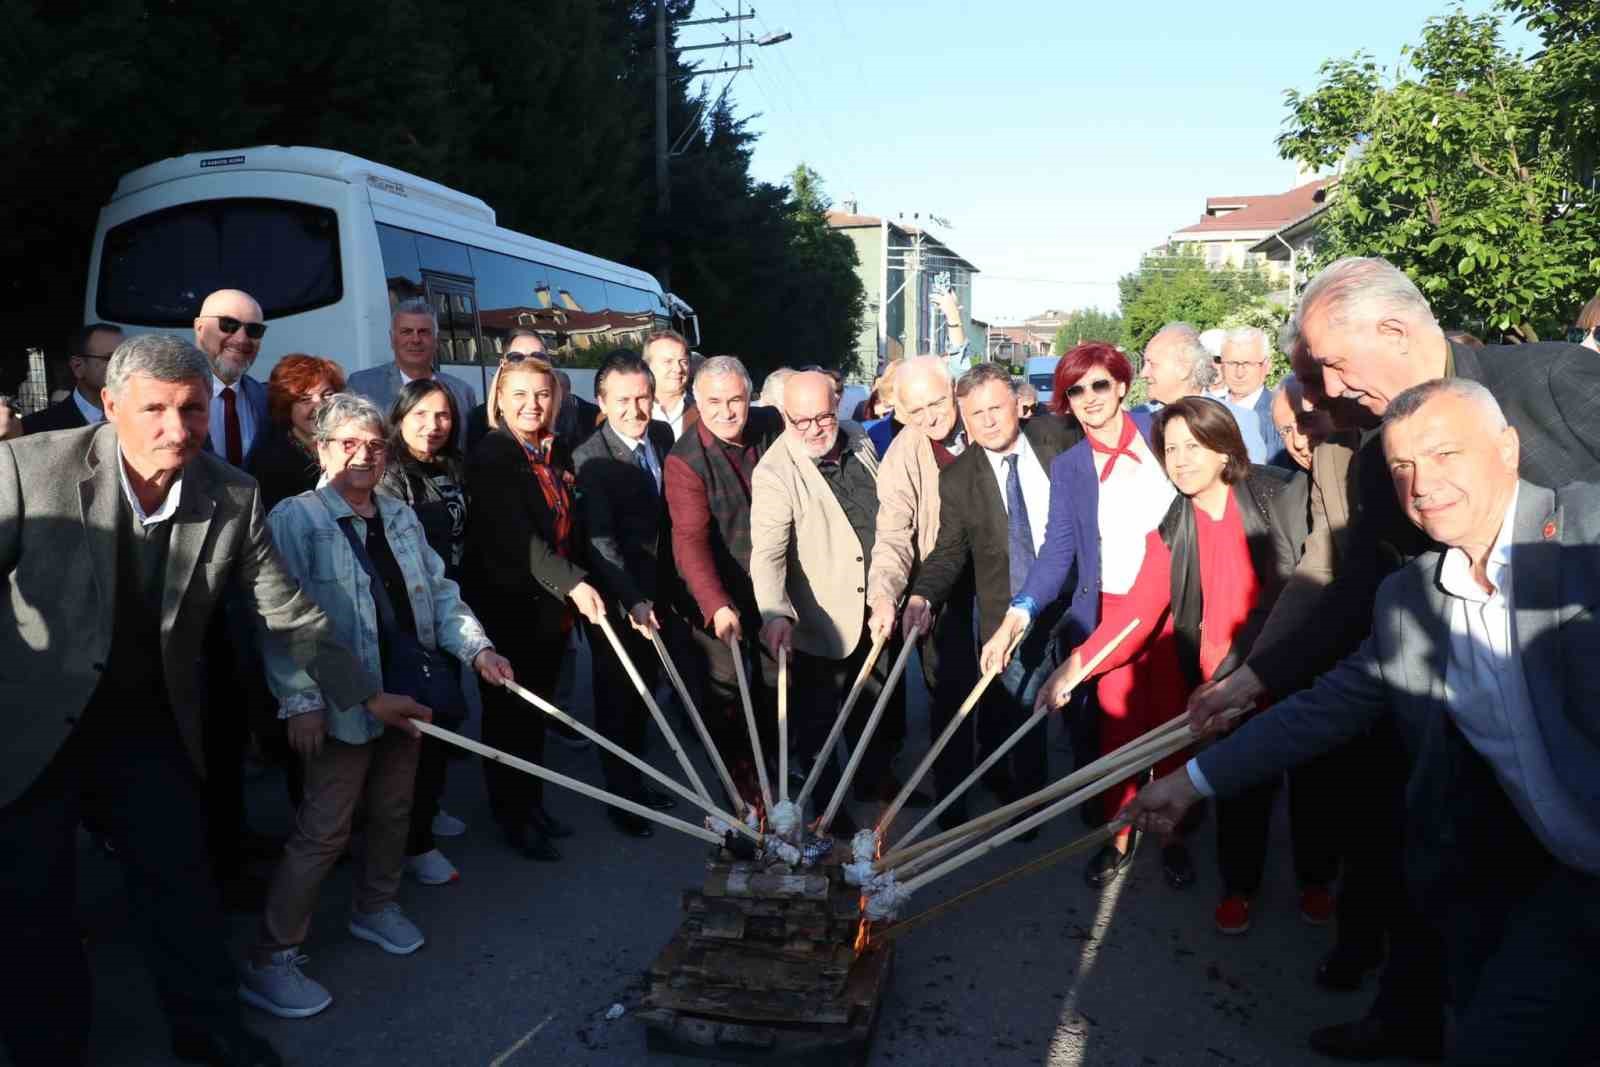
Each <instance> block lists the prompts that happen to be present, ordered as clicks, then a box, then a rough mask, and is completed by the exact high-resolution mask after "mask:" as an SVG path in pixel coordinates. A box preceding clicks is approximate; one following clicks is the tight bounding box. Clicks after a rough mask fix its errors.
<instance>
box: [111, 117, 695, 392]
mask: <svg viewBox="0 0 1600 1067" xmlns="http://www.w3.org/2000/svg"><path fill="white" fill-rule="evenodd" d="M222 288H235V289H243V290H245V291H246V292H248V293H250V294H251V295H252V296H254V297H255V298H256V299H257V300H259V301H260V302H261V307H262V311H263V312H264V313H265V315H266V320H267V322H268V324H269V325H268V330H267V335H266V338H265V340H264V341H263V342H262V349H261V355H260V356H259V357H258V358H257V360H256V363H255V366H253V367H252V368H251V374H252V375H253V376H255V377H257V378H260V379H262V380H265V379H266V377H267V375H268V374H269V373H270V372H271V370H272V366H273V364H274V363H276V362H277V360H278V358H279V357H281V356H284V355H287V354H289V353H291V352H305V353H310V354H313V355H320V356H327V357H329V358H330V359H333V360H335V361H337V362H338V363H340V364H341V365H343V366H344V367H345V368H346V370H347V371H356V370H360V369H362V368H364V367H371V366H376V365H380V364H384V363H387V362H389V361H390V360H391V359H393V354H392V353H391V351H390V347H389V317H390V309H391V308H392V307H393V306H394V304H395V303H396V302H398V301H400V300H405V299H409V298H413V297H424V298H426V299H427V300H428V301H429V303H431V304H432V305H433V307H434V308H435V309H437V311H438V315H439V354H438V366H439V369H440V370H441V371H443V372H444V373H447V374H450V375H453V376H455V377H458V378H460V379H461V380H463V381H466V382H470V383H471V384H472V385H473V387H474V388H475V389H476V390H477V392H478V395H479V396H483V395H484V391H485V387H486V385H487V382H488V378H489V377H490V376H491V375H492V374H493V373H494V367H495V365H496V364H497V363H498V361H499V358H500V353H501V351H502V350H503V349H504V347H505V340H506V337H507V335H508V334H509V333H510V331H511V330H512V329H514V328H516V327H518V326H527V327H531V328H533V329H535V330H537V331H539V333H540V334H541V335H543V337H544V338H545V341H546V344H547V345H548V346H549V348H550V350H551V353H552V355H553V356H554V358H555V361H556V362H557V363H559V364H565V365H579V366H581V365H588V366H590V367H592V366H593V365H594V364H595V362H596V361H597V360H596V357H598V356H600V355H603V354H604V353H606V352H608V351H610V350H611V349H613V348H618V347H631V348H638V347H639V345H640V343H641V341H642V339H643V337H644V335H645V334H646V333H648V332H649V331H650V330H653V329H656V328H658V327H665V326H672V327H674V328H676V329H678V330H679V331H680V332H682V333H684V334H685V335H686V336H687V337H688V338H689V341H690V343H691V344H697V343H698V341H699V323H698V321H697V320H696V318H695V315H694V311H693V309H692V308H690V307H689V306H688V305H687V304H685V303H684V302H683V301H681V300H679V299H677V298H676V297H674V296H672V295H671V294H670V293H665V292H663V291H662V289H661V286H660V285H659V284H658V283H657V282H656V280H655V278H653V277H651V276H650V275H649V274H647V273H645V272H644V271H641V270H636V269H634V268H632V267H626V266H623V265H622V264H620V263H613V262H611V261H609V260H605V259H601V258H599V257H598V256H591V255H588V254H586V253H583V252H579V251H575V250H574V249H571V248H564V247H562V246H561V245H557V244H552V243H550V242H548V241H541V240H539V239H538V238H536V237H529V236H527V235H526V234H521V233H516V232H514V231H512V230H507V229H502V228H501V227H499V226H497V225H496V224H495V213H494V209H493V208H491V207H490V206H489V205H488V204H486V203H484V202H483V201H482V200H480V199H478V198H477V197H473V196H468V195H466V194H464V193H460V192H457V191H455V190H454V189H449V188H446V187H445V186H443V185H439V184H437V183H436V182H431V181H428V180H427V179H426V178H419V177H417V176H415V175H413V174H407V173H406V172H404V171H400V170H395V169H394V168H392V167H386V166H383V165H382V164H378V163H373V162H370V161H368V160H365V159H360V158H358V157H356V156H352V155H349V154H348V153H344V152H335V151H330V150H328V149H323V148H301V147H283V146H261V147H255V148H239V149H230V150H226V151H217V152H201V153H194V154H191V155H186V156H178V157H176V158H173V159H165V160H162V161H161V162H159V163H152V164H150V165H149V166H146V167H140V168H139V169H138V170H135V171H131V172H129V173H128V174H126V175H124V176H123V178H122V180H121V181H119V182H118V183H117V187H116V191H115V192H114V193H113V194H112V197H111V201H110V203H108V204H106V206H105V207H104V208H103V209H101V212H100V222H99V226H98V227H97V228H96V231H95V239H94V248H93V250H92V252H91V254H90V261H89V279H88V293H87V297H86V303H85V308H84V318H85V321H86V322H109V323H114V324H116V325H118V326H121V327H122V328H123V329H125V330H127V331H129V332H131V333H139V332H153V331H162V332H170V333H175V334H181V335H185V336H188V335H189V332H190V329H191V327H192V324H193V320H194V316H195V313H196V312H197V311H198V310H199V306H200V302H201V301H202V300H204V299H205V297H206V294H207V293H210V292H211V291H213V290H216V289H222ZM572 377H573V382H574V387H575V390H576V391H577V392H579V393H581V394H585V395H592V383H593V377H594V376H593V372H592V370H591V371H589V372H587V373H584V372H580V371H574V372H573V375H572Z"/></svg>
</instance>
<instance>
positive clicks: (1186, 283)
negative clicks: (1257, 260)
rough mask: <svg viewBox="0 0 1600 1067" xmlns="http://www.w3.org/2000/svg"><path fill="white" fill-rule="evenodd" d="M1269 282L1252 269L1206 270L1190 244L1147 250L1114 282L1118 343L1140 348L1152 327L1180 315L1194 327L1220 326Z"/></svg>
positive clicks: (1261, 298) (1130, 348)
mask: <svg viewBox="0 0 1600 1067" xmlns="http://www.w3.org/2000/svg"><path fill="white" fill-rule="evenodd" d="M1269 288H1270V287H1269V285H1268V282H1267V279H1266V276H1265V275H1263V274H1262V273H1261V272H1260V271H1257V270H1210V269H1208V268H1207V267H1206V264H1205V260H1204V259H1202V258H1201V256H1200V253H1199V252H1198V250H1196V249H1194V248H1192V247H1188V246H1185V247H1180V248H1176V249H1169V250H1167V251H1165V252H1160V253H1151V254H1150V255H1147V256H1145V257H1144V259H1143V260H1141V261H1140V264H1139V269H1138V270H1137V271H1135V272H1133V273H1132V274H1125V275H1123V276H1122V278H1121V279H1119V280H1118V282H1117V289H1118V291H1119V292H1120V294H1121V297H1122V347H1123V349H1124V350H1125V351H1127V352H1132V353H1138V352H1142V351H1144V346H1145V344H1146V343H1147V342H1148V341H1149V340H1150V338H1151V337H1153V336H1155V333H1156V331H1157V330H1159V329H1161V327H1163V326H1165V325H1166V324H1167V323H1169V322H1175V321H1182V322H1187V323H1189V324H1191V325H1192V326H1194V327H1195V328H1196V329H1200V330H1208V329H1210V328H1211V327H1213V326H1220V325H1222V323H1223V320H1224V319H1226V318H1227V317H1228V316H1229V315H1230V314H1233V313H1234V312H1237V311H1239V310H1241V309H1243V308H1247V307H1250V306H1251V305H1253V304H1257V303H1259V302H1262V301H1264V300H1265V298H1266V295H1267V291H1268V289H1269Z"/></svg>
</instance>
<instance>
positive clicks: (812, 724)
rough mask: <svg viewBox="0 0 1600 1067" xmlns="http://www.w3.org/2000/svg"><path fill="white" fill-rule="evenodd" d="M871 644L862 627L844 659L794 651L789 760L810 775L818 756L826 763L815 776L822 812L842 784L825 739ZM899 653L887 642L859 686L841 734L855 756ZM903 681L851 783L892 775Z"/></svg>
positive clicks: (862, 784)
mask: <svg viewBox="0 0 1600 1067" xmlns="http://www.w3.org/2000/svg"><path fill="white" fill-rule="evenodd" d="M871 648H872V638H871V636H870V635H869V634H868V633H867V630H866V626H865V625H863V626H862V628H861V639H860V640H859V641H857V642H856V647H855V649H854V651H852V652H851V653H850V655H848V656H846V657H845V658H844V659H826V658H824V657H821V656H812V655H809V654H807V653H805V652H800V651H796V652H795V654H794V665H793V667H792V668H791V669H790V672H789V687H790V688H789V731H790V735H789V745H790V764H791V766H792V767H794V768H795V769H796V770H801V769H804V770H806V771H807V773H809V768H810V767H811V765H812V762H813V761H814V760H819V759H820V760H824V761H825V763H824V765H823V769H822V772H821V773H820V774H819V775H818V776H817V787H816V792H815V794H814V795H815V797H816V804H817V810H818V811H819V812H820V811H821V810H822V809H823V808H824V807H825V806H826V805H827V803H828V801H829V800H830V799H831V798H832V796H833V793H834V790H835V789H837V788H838V784H839V778H840V775H841V773H842V768H841V767H840V765H839V763H838V761H837V760H836V759H835V758H834V754H833V753H832V752H824V751H822V743H823V742H824V741H826V740H827V739H828V731H829V730H830V729H832V728H833V722H834V719H835V718H837V717H838V714H839V708H840V706H841V705H842V704H843V703H844V698H845V696H846V695H847V694H848V693H849V692H850V686H851V685H852V684H854V682H855V680H856V675H858V674H860V673H861V665H862V664H863V663H865V662H866V659H867V653H868V652H869V651H871ZM899 653H900V642H899V641H898V640H893V639H892V640H890V642H889V643H888V644H887V645H885V646H884V648H883V652H882V653H881V654H880V655H879V656H878V660H877V662H876V663H875V664H873V667H872V671H871V673H870V674H869V675H868V676H867V682H866V685H865V686H864V687H863V688H862V690H861V696H860V697H859V698H858V699H857V701H856V706H855V707H854V708H853V709H851V712H850V720H849V722H847V723H846V724H845V728H844V734H843V736H844V738H845V740H846V743H847V744H848V745H849V746H850V752H851V754H852V755H853V754H854V753H855V750H856V745H857V743H858V742H859V740H860V738H861V731H862V729H863V728H864V727H865V726H866V722H867V719H868V717H869V716H870V714H871V712H872V708H873V706H874V705H876V704H877V702H878V699H879V697H881V696H882V695H883V689H884V685H885V684H886V683H887V682H888V680H889V670H890V668H892V667H893V666H894V660H895V657H896V656H898V655H899ZM904 682H905V680H904V678H902V679H901V680H900V682H899V683H897V684H896V685H895V688H894V692H893V694H891V696H890V697H889V702H888V704H886V705H885V706H884V709H883V717H882V719H880V720H879V722H878V728H877V729H876V730H875V731H874V732H873V734H872V737H871V739H870V740H868V742H867V750H866V752H865V753H864V754H863V755H862V757H861V763H860V765H859V766H858V767H857V768H856V774H855V779H854V781H853V783H852V786H853V788H855V789H856V790H858V791H863V792H864V791H866V790H868V789H872V788H874V787H876V786H878V785H879V784H880V783H882V782H883V781H884V780H885V779H886V778H887V777H888V775H889V764H890V763H891V762H892V761H893V760H894V756H895V753H896V752H898V751H899V749H900V745H901V744H902V743H903V742H904V741H905V736H906V689H905V684H904ZM845 799H846V800H848V799H849V798H848V797H847V798H845Z"/></svg>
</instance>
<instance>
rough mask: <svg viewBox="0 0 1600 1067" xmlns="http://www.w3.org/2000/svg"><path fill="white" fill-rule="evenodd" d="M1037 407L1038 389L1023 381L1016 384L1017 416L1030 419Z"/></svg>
mask: <svg viewBox="0 0 1600 1067" xmlns="http://www.w3.org/2000/svg"><path fill="white" fill-rule="evenodd" d="M1038 409H1039V390H1037V389H1035V388H1034V387H1033V386H1031V385H1029V384H1028V383H1027V382H1023V383H1022V384H1021V385H1019V386H1017V418H1019V419H1031V418H1033V413H1034V412H1035V411H1037V410H1038Z"/></svg>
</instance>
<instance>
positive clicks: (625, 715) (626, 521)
mask: <svg viewBox="0 0 1600 1067" xmlns="http://www.w3.org/2000/svg"><path fill="white" fill-rule="evenodd" d="M594 387H595V395H596V396H597V397H599V399H600V403H601V404H602V405H603V409H604V411H605V415H606V421H605V424H604V425H603V426H601V427H600V429H599V430H598V431H597V432H596V433H595V434H593V435H592V436H591V437H590V438H589V439H588V440H587V441H585V442H584V443H583V444H582V445H580V446H579V447H578V448H577V450H576V451H575V452H573V454H572V461H573V466H574V467H576V468H577V477H578V512H579V515H580V516H581V517H582V519H583V525H584V530H585V534H586V536H587V539H588V542H589V563H590V576H591V577H592V578H594V579H595V582H596V584H597V585H598V586H599V587H600V591H601V593H602V595H603V596H604V597H605V598H606V599H607V601H608V602H609V603H608V605H607V610H608V611H609V612H610V614H611V622H612V628H613V629H614V630H616V632H617V636H618V637H619V638H620V639H621V641H622V646H623V647H624V648H625V649H627V652H628V657H629V658H630V659H632V660H633V663H634V666H635V667H637V668H638V670H639V674H640V675H641V676H642V677H643V678H644V683H645V685H647V686H650V687H651V688H652V689H653V688H654V687H655V684H656V682H657V680H658V679H659V677H660V672H659V669H658V662H659V661H658V660H657V657H656V653H655V649H654V647H653V646H652V645H651V642H650V637H649V635H650V631H651V630H653V629H658V628H659V626H660V620H659V619H658V617H657V615H656V610H655V603H656V601H657V600H660V601H661V602H662V607H663V610H662V616H665V614H666V611H665V608H666V604H667V603H668V602H669V601H670V600H671V599H672V598H671V597H670V596H667V595H664V594H665V593H666V591H667V588H668V583H670V582H671V581H673V580H674V579H673V572H672V567H671V559H672V553H671V551H670V547H671V544H672V535H671V533H670V531H669V528H668V525H667V522H668V520H667V505H666V500H665V498H664V497H663V496H662V483H661V465H662V462H663V461H664V460H665V459H666V458H667V453H668V452H669V451H671V450H672V429H671V427H669V426H667V425H666V423H663V422H655V421H652V420H651V418H650V409H651V406H652V405H653V404H654V403H655V379H654V377H653V376H652V375H651V373H650V368H649V367H647V366H646V365H645V363H644V361H643V360H641V359H640V358H639V357H638V356H636V355H634V354H633V353H631V352H617V353H614V354H613V355H611V356H609V357H608V358H607V359H606V361H605V363H603V364H601V366H600V370H599V372H598V373H597V374H596V375H595V379H594ZM624 623H626V624H627V625H623V624H624ZM589 647H590V649H591V650H592V659H593V665H594V696H595V709H594V714H595V728H596V729H597V730H599V731H600V732H601V733H602V734H604V735H605V736H606V737H608V738H610V739H611V740H613V741H616V742H617V743H619V744H621V745H622V746H623V747H624V748H626V749H627V750H628V751H629V752H632V753H633V754H634V755H643V753H644V745H645V731H646V730H647V729H648V724H647V717H648V714H649V711H648V709H647V708H646V707H645V704H644V699H643V698H642V697H641V696H640V695H639V693H638V691H637V690H636V689H635V688H634V687H633V683H632V681H631V680H630V679H629V678H628V674H627V671H626V670H625V669H624V667H623V665H622V660H621V659H620V658H619V657H618V656H617V653H616V650H615V649H614V648H612V646H611V642H610V641H609V640H608V639H607V638H606V635H605V634H604V633H603V632H601V630H600V628H599V627H598V626H591V627H590V629H589ZM600 766H601V769H602V770H604V771H605V778H606V788H608V789H610V790H611V791H612V792H613V793H618V794H621V795H622V796H625V797H629V798H631V799H634V800H638V801H640V802H641V803H644V804H648V805H649V806H650V807H653V808H656V809H657V810H661V811H665V810H666V809H667V808H670V807H672V806H673V805H674V803H675V801H674V800H673V799H672V797H670V796H668V795H667V794H665V793H662V792H659V791H657V790H655V789H652V788H650V787H649V786H647V785H645V783H644V780H643V776H642V775H640V773H639V771H638V770H637V769H636V768H634V767H631V766H629V765H628V764H627V763H626V762H624V761H623V760H620V759H618V758H617V757H615V756H612V755H610V754H608V753H604V752H602V753H601V755H600ZM607 814H608V815H610V817H611V821H612V822H614V823H615V824H616V825H617V828H618V829H619V830H621V831H622V832H623V833H625V834H628V835H630V836H632V837H651V836H654V834H655V831H654V830H653V829H652V828H651V826H650V823H649V822H648V821H647V820H645V819H642V818H640V817H639V816H637V815H634V814H632V813H630V812H626V811H621V810H619V809H616V808H610V809H607Z"/></svg>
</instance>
